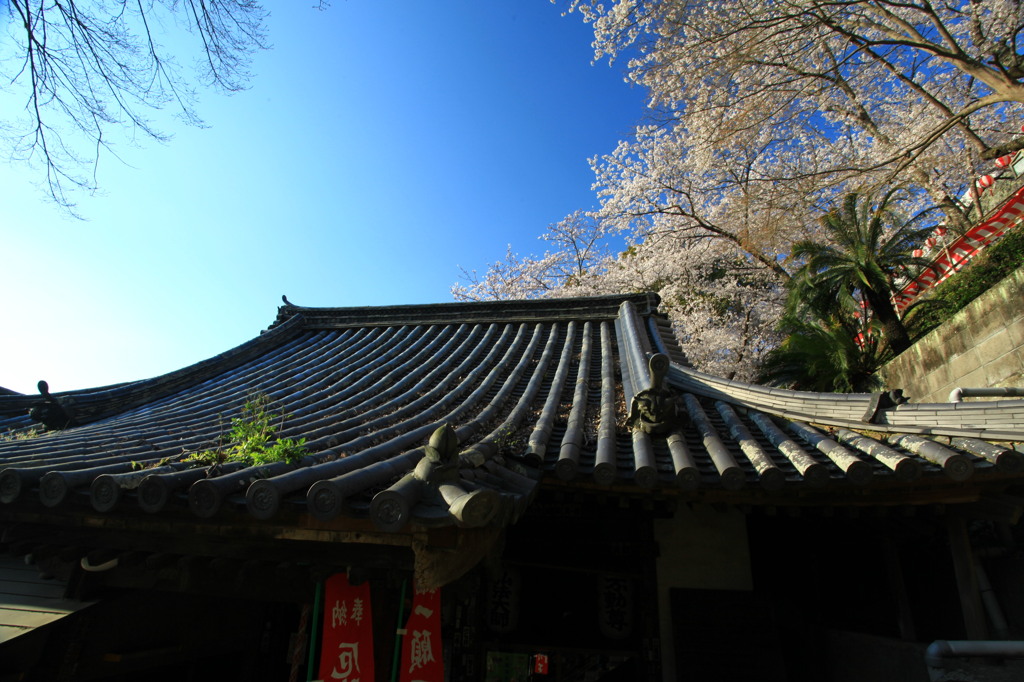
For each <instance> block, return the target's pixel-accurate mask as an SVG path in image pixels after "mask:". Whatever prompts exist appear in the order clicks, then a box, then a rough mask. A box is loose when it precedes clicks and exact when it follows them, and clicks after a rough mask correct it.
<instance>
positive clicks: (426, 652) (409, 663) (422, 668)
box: [399, 590, 444, 682]
mask: <svg viewBox="0 0 1024 682" xmlns="http://www.w3.org/2000/svg"><path fill="white" fill-rule="evenodd" d="M399 679H400V680H401V682H444V661H443V660H442V658H441V591H440V590H428V591H427V592H416V594H415V595H414V596H413V599H412V613H410V614H409V620H407V621H406V623H405V636H404V637H403V638H402V669H401V677H400V678H399Z"/></svg>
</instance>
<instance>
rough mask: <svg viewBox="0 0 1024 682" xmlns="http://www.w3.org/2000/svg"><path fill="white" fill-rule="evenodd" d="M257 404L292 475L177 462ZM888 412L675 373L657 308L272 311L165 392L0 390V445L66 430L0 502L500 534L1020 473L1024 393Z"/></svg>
mask: <svg viewBox="0 0 1024 682" xmlns="http://www.w3.org/2000/svg"><path fill="white" fill-rule="evenodd" d="M652 361H653V362H652ZM254 394H263V395H266V396H267V397H268V399H269V401H270V402H269V404H270V410H271V411H272V412H273V413H274V414H276V415H279V419H278V420H277V422H276V423H277V425H278V427H279V432H278V433H277V437H280V438H292V439H298V438H305V439H306V440H305V448H306V451H307V454H306V456H305V457H304V458H303V459H302V460H301V461H299V462H297V463H285V462H275V463H269V464H262V465H251V466H250V465H244V464H241V463H233V462H229V463H223V464H219V465H216V466H197V465H196V464H195V463H190V462H185V461H183V458H184V457H185V456H186V455H188V454H189V453H195V452H199V451H209V450H215V449H217V448H218V447H221V446H222V445H223V442H224V436H225V432H226V430H228V429H229V428H230V422H231V420H232V419H234V418H237V417H238V416H239V415H240V414H241V410H242V407H243V405H244V404H245V403H246V401H247V400H248V399H249V397H250V396H252V395H254ZM888 397H889V396H886V395H866V394H862V395H840V394H808V393H800V392H795V391H785V390H779V389H768V388H765V387H761V386H756V385H751V384H746V383H742V382H735V381H726V380H724V379H720V378H717V377H712V376H709V375H706V374H703V373H700V372H697V371H695V370H693V369H690V368H688V367H686V366H685V358H684V357H683V355H682V353H681V352H680V351H679V349H678V347H677V346H676V345H675V342H674V341H673V340H672V338H671V334H670V333H669V327H668V324H667V321H666V320H665V318H664V317H662V316H660V315H659V314H658V312H657V298H656V297H654V296H653V295H635V296H626V297H622V296H614V297H598V298H586V299H551V300H546V299H545V300H540V301H512V302H502V303H456V304H440V305H428V306H394V307H385V308H303V307H299V306H294V305H292V304H290V303H288V302H287V301H286V304H285V305H284V306H282V307H281V308H280V309H279V313H278V317H277V320H276V321H275V322H274V324H273V325H272V326H271V328H270V329H269V330H268V331H267V332H265V333H263V334H261V335H260V336H259V337H257V338H255V339H254V340H252V341H250V342H249V343H246V344H243V345H242V346H239V347H238V348H235V349H233V350H231V351H228V352H227V353H224V354H222V355H219V356H217V357H215V358H211V359H210V360H207V361H205V362H201V363H199V364H197V365H194V366H192V367H188V368H185V369H182V370H179V371H177V372H172V373H171V374H168V375H165V376H162V377H158V378H155V379H150V380H146V381H140V382H134V383H129V384H121V385H117V386H111V387H106V388H103V389H96V390H92V391H76V392H70V393H56V394H52V395H49V396H48V397H45V400H44V397H41V396H0V433H2V432H3V431H5V430H9V429H15V430H17V429H22V430H24V428H26V427H27V426H29V425H30V424H31V423H32V422H31V421H30V419H29V418H28V417H27V416H25V413H26V412H27V410H28V409H29V408H31V407H33V406H37V405H38V404H39V403H41V402H48V403H49V407H48V408H47V409H48V410H49V414H50V415H51V417H52V415H53V414H58V416H59V418H60V419H66V423H67V424H69V425H68V426H67V428H63V429H60V430H56V431H52V432H48V433H45V434H43V435H36V436H35V437H30V438H17V437H15V436H14V435H11V436H8V437H6V438H4V439H3V440H0V503H2V506H0V511H2V510H3V508H4V506H6V507H7V508H8V509H22V508H24V509H46V508H61V507H69V508H71V507H74V506H75V505H90V506H91V507H92V508H93V509H94V510H95V511H97V512H101V513H106V514H113V515H116V514H139V513H140V510H141V512H142V513H144V514H150V515H156V516H158V517H159V515H165V516H167V517H168V518H170V517H171V516H173V515H178V517H180V515H182V514H189V513H190V514H192V515H195V516H198V517H202V518H209V517H214V516H216V515H219V514H232V513H235V514H238V513H244V514H248V515H249V516H251V517H253V518H255V519H260V520H264V519H271V518H277V519H286V520H287V519H292V520H296V519H299V518H301V517H303V515H309V516H306V517H305V518H310V517H312V518H313V519H315V520H316V521H317V522H326V521H330V520H331V519H334V518H336V517H339V516H342V517H344V516H352V515H354V516H369V517H370V518H372V519H373V521H374V522H375V523H376V524H377V526H378V527H379V528H381V529H383V530H398V529H401V528H403V527H405V526H406V525H407V524H408V523H409V522H410V521H412V522H415V523H418V524H422V525H426V526H432V525H439V524H452V523H454V524H458V525H462V526H469V527H474V526H483V525H493V524H498V525H503V524H506V523H509V522H511V521H512V520H514V519H515V518H516V517H517V516H518V515H519V514H520V513H521V512H522V511H523V510H524V509H525V507H526V505H528V503H529V501H530V499H531V497H532V496H533V495H534V493H535V492H536V490H537V489H538V486H539V485H547V486H551V487H554V488H564V489H567V490H584V489H588V490H597V491H601V490H606V491H611V492H614V493H615V494H619V495H626V496H637V497H641V498H646V499H674V500H675V499H681V500H708V501H730V502H736V503H744V504H765V505H781V504H842V503H850V504H923V503H930V502H937V501H939V502H941V501H947V500H949V501H952V500H956V501H965V500H971V499H977V498H978V496H980V495H981V494H983V493H985V492H992V491H996V492H998V491H1000V490H1003V489H1004V488H1006V487H1007V486H1008V485H1009V484H1012V483H1014V482H1019V481H1021V480H1024V460H1022V455H1021V454H1020V453H1018V452H1016V451H1014V450H1012V449H1010V447H1008V445H1007V444H1006V443H1005V442H1004V443H1002V444H1000V443H993V442H992V441H1018V440H1024V402H1022V401H1000V402H990V403H958V404H949V405H945V404H944V405H915V404H912V403H903V404H898V402H899V401H893V400H887V398H888ZM37 414H38V411H37ZM61 425H62V426H63V425H64V424H61ZM446 425H448V426H449V427H450V431H439V429H442V427H445V426H446ZM14 433H15V434H16V433H17V431H15V432H14ZM432 435H434V436H435V437H434V440H433V441H432V442H430V439H431V436H432ZM186 508H187V509H188V510H189V511H188V512H186V511H185V510H186Z"/></svg>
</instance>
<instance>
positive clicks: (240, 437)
mask: <svg viewBox="0 0 1024 682" xmlns="http://www.w3.org/2000/svg"><path fill="white" fill-rule="evenodd" d="M269 407H270V396H268V395H267V394H265V393H254V394H252V395H251V396H249V398H248V400H246V402H245V404H244V405H243V406H242V413H241V414H240V415H239V416H237V417H235V418H234V419H232V420H231V430H230V431H229V432H228V434H227V439H226V440H227V443H226V444H223V445H221V446H220V447H217V448H216V449H214V450H206V451H204V452H196V453H193V454H191V455H189V456H188V457H187V458H185V461H189V462H197V463H200V464H204V465H210V466H212V465H214V464H222V463H224V462H243V463H245V464H247V465H249V466H258V465H260V464H271V463H273V462H291V463H295V462H298V461H299V460H300V459H302V458H303V457H305V456H306V454H307V452H306V448H305V443H306V439H305V438H299V439H298V440H295V439H292V438H275V436H276V434H277V431H278V429H279V428H280V426H281V423H283V422H284V416H282V415H277V414H275V413H273V412H271V411H270V409H269ZM275 422H277V423H276V424H275Z"/></svg>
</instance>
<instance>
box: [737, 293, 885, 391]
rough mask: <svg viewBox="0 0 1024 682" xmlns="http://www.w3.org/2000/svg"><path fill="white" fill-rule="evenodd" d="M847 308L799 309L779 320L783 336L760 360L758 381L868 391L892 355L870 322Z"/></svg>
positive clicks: (875, 385) (877, 382)
mask: <svg viewBox="0 0 1024 682" xmlns="http://www.w3.org/2000/svg"><path fill="white" fill-rule="evenodd" d="M855 312H856V311H854V310H852V309H850V308H849V307H847V308H846V309H845V310H843V311H832V312H831V313H829V312H825V311H820V312H815V311H813V310H812V309H810V308H809V307H807V306H805V307H803V308H802V309H801V310H800V311H799V312H798V313H797V314H792V315H787V316H786V317H785V318H783V321H782V322H781V323H780V325H779V328H780V330H781V331H783V332H784V333H786V335H787V336H786V338H785V339H784V340H783V342H782V343H781V344H779V346H778V347H776V348H774V349H772V350H771V351H769V352H768V353H767V354H766V355H765V357H764V359H763V360H762V361H761V365H760V369H759V376H758V378H757V380H758V381H760V382H763V383H766V384H771V385H775V386H785V387H787V388H793V389H797V390H801V391H819V392H826V393H832V392H836V393H850V392H871V391H875V390H878V389H879V388H880V383H881V382H880V380H879V379H878V377H877V376H876V375H875V370H877V369H878V368H879V367H880V366H881V365H883V364H884V363H885V362H886V361H888V360H889V359H890V358H891V357H892V352H891V350H890V349H889V347H888V346H887V344H886V343H885V342H884V341H882V339H881V338H880V335H879V334H878V333H877V332H876V330H875V329H874V327H875V326H876V325H875V323H874V321H871V320H868V319H866V318H865V317H864V316H863V315H860V316H858V315H857V314H855Z"/></svg>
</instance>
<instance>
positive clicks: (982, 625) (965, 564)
mask: <svg viewBox="0 0 1024 682" xmlns="http://www.w3.org/2000/svg"><path fill="white" fill-rule="evenodd" d="M946 526H947V529H948V531H949V549H950V553H951V554H952V555H953V570H954V571H955V572H956V586H957V591H958V592H959V594H960V608H961V609H962V610H963V614H964V627H965V628H966V629H967V639H988V636H989V635H988V622H987V621H986V620H985V609H984V607H983V606H982V603H981V591H980V590H979V589H978V574H977V571H976V570H975V567H974V554H973V552H972V551H971V540H970V537H969V536H968V534H967V522H966V521H965V520H964V518H963V516H961V515H959V514H957V513H956V512H952V513H950V514H948V515H947V516H946Z"/></svg>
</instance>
